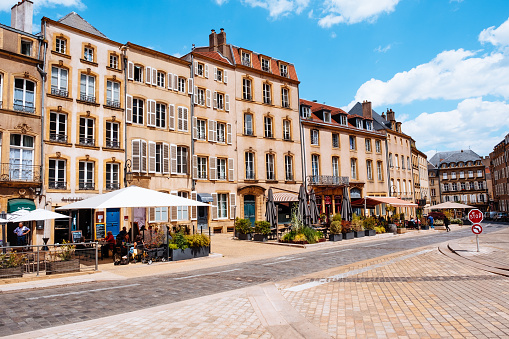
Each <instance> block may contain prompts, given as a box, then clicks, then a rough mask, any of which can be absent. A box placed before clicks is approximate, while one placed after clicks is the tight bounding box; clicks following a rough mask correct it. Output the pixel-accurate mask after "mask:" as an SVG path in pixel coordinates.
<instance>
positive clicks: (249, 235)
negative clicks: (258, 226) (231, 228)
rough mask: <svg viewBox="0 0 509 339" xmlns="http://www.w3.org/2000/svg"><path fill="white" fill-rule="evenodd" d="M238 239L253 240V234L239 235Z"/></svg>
mask: <svg viewBox="0 0 509 339" xmlns="http://www.w3.org/2000/svg"><path fill="white" fill-rule="evenodd" d="M238 238H239V240H251V238H252V234H251V233H247V234H242V233H239V236H238Z"/></svg>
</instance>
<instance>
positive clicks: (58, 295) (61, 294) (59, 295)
mask: <svg viewBox="0 0 509 339" xmlns="http://www.w3.org/2000/svg"><path fill="white" fill-rule="evenodd" d="M138 285H140V284H131V285H123V286H114V287H104V288H96V289H93V290H86V291H78V292H68V293H60V294H50V295H43V296H41V297H33V298H27V299H28V300H37V299H43V298H45V299H46V298H54V297H62V296H65V295H74V294H83V293H89V292H99V291H108V290H116V289H119V288H126V287H132V286H138Z"/></svg>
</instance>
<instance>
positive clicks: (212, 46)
mask: <svg viewBox="0 0 509 339" xmlns="http://www.w3.org/2000/svg"><path fill="white" fill-rule="evenodd" d="M209 51H210V52H217V34H216V30H215V29H212V30H211V33H210V35H209Z"/></svg>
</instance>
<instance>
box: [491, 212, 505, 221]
mask: <svg viewBox="0 0 509 339" xmlns="http://www.w3.org/2000/svg"><path fill="white" fill-rule="evenodd" d="M494 220H495V221H507V213H503V212H498V213H497V214H496V215H495V218H494Z"/></svg>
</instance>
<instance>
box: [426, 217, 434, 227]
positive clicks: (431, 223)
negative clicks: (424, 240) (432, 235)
mask: <svg viewBox="0 0 509 339" xmlns="http://www.w3.org/2000/svg"><path fill="white" fill-rule="evenodd" d="M428 222H429V227H431V228H433V229H434V228H435V226H433V217H432V216H431V215H428Z"/></svg>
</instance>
